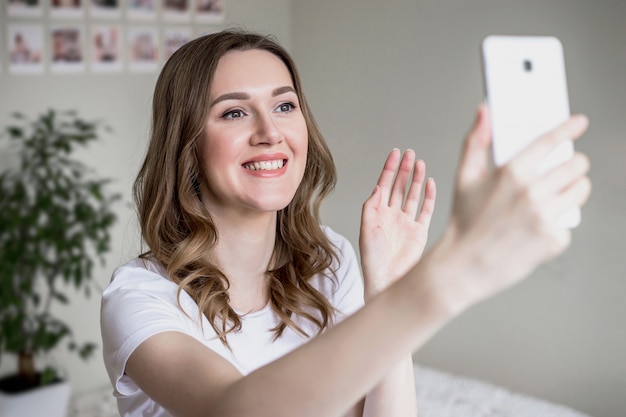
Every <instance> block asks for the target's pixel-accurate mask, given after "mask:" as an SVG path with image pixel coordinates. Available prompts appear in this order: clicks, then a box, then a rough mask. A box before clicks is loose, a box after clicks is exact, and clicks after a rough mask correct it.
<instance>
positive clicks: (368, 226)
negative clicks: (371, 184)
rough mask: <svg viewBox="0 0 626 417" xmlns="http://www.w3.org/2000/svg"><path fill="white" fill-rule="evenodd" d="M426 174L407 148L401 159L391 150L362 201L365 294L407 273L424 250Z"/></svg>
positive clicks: (429, 187)
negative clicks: (368, 192) (374, 183)
mask: <svg viewBox="0 0 626 417" xmlns="http://www.w3.org/2000/svg"><path fill="white" fill-rule="evenodd" d="M396 171H397V175H396ZM411 174H413V175H412V177H411ZM425 174H426V165H425V164H424V162H423V161H421V160H419V161H417V162H416V161H415V153H414V152H413V151H412V150H408V151H406V152H405V153H404V155H403V156H402V158H401V157H400V151H399V150H397V149H394V150H393V151H392V152H391V153H390V154H389V156H388V157H387V160H386V161H385V166H384V167H383V170H382V172H381V174H380V177H379V178H378V183H377V185H376V188H375V189H374V192H373V193H372V195H371V196H370V197H369V198H368V199H367V200H366V201H365V203H364V204H363V212H362V214H361V231H360V237H359V248H360V251H361V266H362V268H363V275H364V279H365V292H366V297H367V296H373V295H375V294H376V293H378V292H379V291H381V290H383V289H385V288H386V287H387V286H388V285H389V284H391V283H393V282H394V281H396V280H397V279H398V278H400V277H401V276H403V275H404V274H406V273H407V272H408V271H409V269H410V268H412V267H413V266H414V265H415V264H417V262H418V261H419V260H420V258H421V256H422V253H423V252H424V247H425V246H426V241H427V239H428V228H429V226H430V220H431V218H432V214H433V210H434V208H435V196H436V189H435V182H434V181H433V180H432V179H429V180H428V181H426V184H425V187H424V179H425ZM394 177H395V180H394ZM409 181H410V184H409ZM407 185H408V190H407ZM422 188H425V191H424V201H423V202H422V204H421V207H420V201H421V199H422Z"/></svg>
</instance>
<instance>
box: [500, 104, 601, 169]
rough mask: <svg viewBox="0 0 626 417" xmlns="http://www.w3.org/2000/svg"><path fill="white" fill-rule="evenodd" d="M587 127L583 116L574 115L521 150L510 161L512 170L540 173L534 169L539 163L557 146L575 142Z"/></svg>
mask: <svg viewBox="0 0 626 417" xmlns="http://www.w3.org/2000/svg"><path fill="white" fill-rule="evenodd" d="M588 126H589V120H588V119H587V117H586V116H584V115H580V114H579V115H574V116H571V117H570V118H569V119H567V120H566V121H565V122H563V123H562V124H561V125H559V126H558V127H557V128H555V129H553V130H551V131H550V132H548V133H546V134H545V135H543V136H541V137H540V138H538V139H537V140H535V141H533V142H532V143H531V144H530V145H529V146H528V147H526V148H525V149H524V150H522V151H521V152H520V153H519V154H518V155H517V156H516V157H515V158H513V159H512V160H511V163H512V165H513V166H514V167H515V168H514V169H519V170H521V171H524V172H528V173H536V175H541V173H540V172H539V171H538V170H537V169H536V167H537V166H538V165H539V163H540V162H541V161H543V160H545V159H546V158H547V157H548V156H549V155H550V154H551V153H552V152H553V151H554V149H556V148H557V147H558V146H559V145H561V144H562V143H563V142H566V141H568V140H575V139H578V138H579V137H580V136H582V134H583V133H585V131H586V130H587V127H588Z"/></svg>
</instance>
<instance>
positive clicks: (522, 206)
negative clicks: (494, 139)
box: [429, 105, 591, 309]
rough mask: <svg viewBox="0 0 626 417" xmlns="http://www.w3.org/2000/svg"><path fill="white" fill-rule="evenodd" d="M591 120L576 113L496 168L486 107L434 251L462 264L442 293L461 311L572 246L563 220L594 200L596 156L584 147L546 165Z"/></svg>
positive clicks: (444, 282) (470, 137) (443, 283)
mask: <svg viewBox="0 0 626 417" xmlns="http://www.w3.org/2000/svg"><path fill="white" fill-rule="evenodd" d="M587 125H588V121H587V119H586V117H584V116H582V115H577V116H572V117H571V118H569V119H568V120H567V121H566V122H564V123H563V124H562V125H561V126H559V127H557V128H556V129H554V130H553V131H551V132H549V133H547V134H545V135H544V136H542V137H541V138H539V139H538V140H536V141H534V142H533V143H532V144H531V145H530V146H528V147H527V148H526V149H525V150H523V151H522V152H521V153H519V154H518V155H517V156H516V157H515V158H513V159H512V160H511V161H510V162H509V163H507V164H506V165H504V166H502V167H499V168H496V169H494V170H489V169H488V159H489V145H490V143H491V129H490V123H489V111H488V109H487V107H486V106H484V105H483V106H481V107H480V108H479V111H478V115H477V118H476V122H475V124H474V127H473V128H472V130H471V131H470V133H469V135H468V137H467V139H466V142H465V146H464V150H463V152H462V157H461V161H460V164H459V169H458V172H457V181H456V189H455V196H454V205H453V209H452V215H451V218H450V221H449V223H448V227H447V228H446V231H445V232H444V236H443V238H442V240H441V241H440V242H439V243H438V245H437V247H436V248H434V250H433V251H431V252H433V256H432V258H436V259H439V262H438V263H437V262H436V263H435V264H436V265H439V264H441V263H443V262H448V269H449V268H455V265H456V267H457V268H458V269H459V270H456V271H454V272H453V273H452V274H450V276H455V275H456V276H457V278H456V279H455V280H442V281H440V282H438V283H437V286H438V288H439V289H440V290H442V291H441V292H444V293H448V294H453V295H454V296H453V298H452V299H449V300H448V302H449V303H451V306H453V308H454V309H458V308H464V307H467V306H468V305H471V304H473V303H475V302H477V301H480V300H481V299H483V298H486V297H488V296H490V295H492V294H494V293H496V292H498V291H499V290H501V289H503V288H506V287H508V286H510V285H512V284H514V283H515V282H517V281H519V280H521V279H522V278H523V277H525V276H526V275H528V274H529V273H530V272H531V271H532V270H533V269H535V268H536V267H537V266H539V265H540V264H541V263H543V262H545V261H547V260H549V259H552V258H554V257H556V256H557V255H559V254H560V253H562V252H563V251H564V250H565V249H566V248H567V246H568V245H569V243H570V240H571V230H569V229H566V228H564V227H562V226H560V225H559V218H560V216H562V215H563V213H565V212H567V211H568V210H569V209H571V208H572V207H580V206H582V205H583V204H584V203H585V202H586V200H587V199H588V197H589V194H590V191H591V183H590V181H589V178H588V177H587V172H588V171H589V161H588V159H587V157H586V156H584V155H583V154H580V153H576V154H575V155H574V157H573V158H571V159H570V160H568V161H567V162H564V163H563V164H561V165H559V166H557V167H555V168H553V169H551V170H550V171H548V172H545V173H542V172H540V170H539V169H538V167H539V166H540V164H541V162H542V161H543V160H544V158H546V157H547V156H548V155H549V154H550V153H551V152H552V151H553V150H554V149H555V148H556V147H557V146H559V144H561V143H563V142H565V141H568V140H574V139H577V138H578V137H580V136H581V135H582V134H583V133H584V132H585V130H586V129H587ZM446 254H447V255H446ZM441 255H444V256H443V257H442V256H441ZM429 258H430V254H429ZM436 269H438V268H436ZM441 275H442V276H446V275H447V274H445V273H444V274H441Z"/></svg>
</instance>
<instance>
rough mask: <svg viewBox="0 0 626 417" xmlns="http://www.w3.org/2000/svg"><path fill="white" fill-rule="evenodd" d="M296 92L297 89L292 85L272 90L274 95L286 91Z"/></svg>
mask: <svg viewBox="0 0 626 417" xmlns="http://www.w3.org/2000/svg"><path fill="white" fill-rule="evenodd" d="M295 92H296V90H295V89H294V88H293V87H292V86H290V85H286V86H284V87H278V88H276V89H275V90H274V91H272V97H276V96H279V95H281V94H285V93H295Z"/></svg>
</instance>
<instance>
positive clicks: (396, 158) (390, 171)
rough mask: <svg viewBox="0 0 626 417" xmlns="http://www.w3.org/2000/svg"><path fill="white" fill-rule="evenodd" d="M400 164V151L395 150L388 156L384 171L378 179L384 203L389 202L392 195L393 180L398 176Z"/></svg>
mask: <svg viewBox="0 0 626 417" xmlns="http://www.w3.org/2000/svg"><path fill="white" fill-rule="evenodd" d="M399 163H400V150H399V149H397V148H394V149H393V150H392V151H391V152H390V153H389V156H387V160H386V161H385V165H384V166H383V170H382V171H381V173H380V176H379V177H378V182H377V184H378V186H379V187H380V192H381V194H382V195H381V198H382V199H383V200H384V201H389V196H390V194H391V187H392V185H393V178H394V176H395V175H396V170H397V169H398V164H399Z"/></svg>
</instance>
